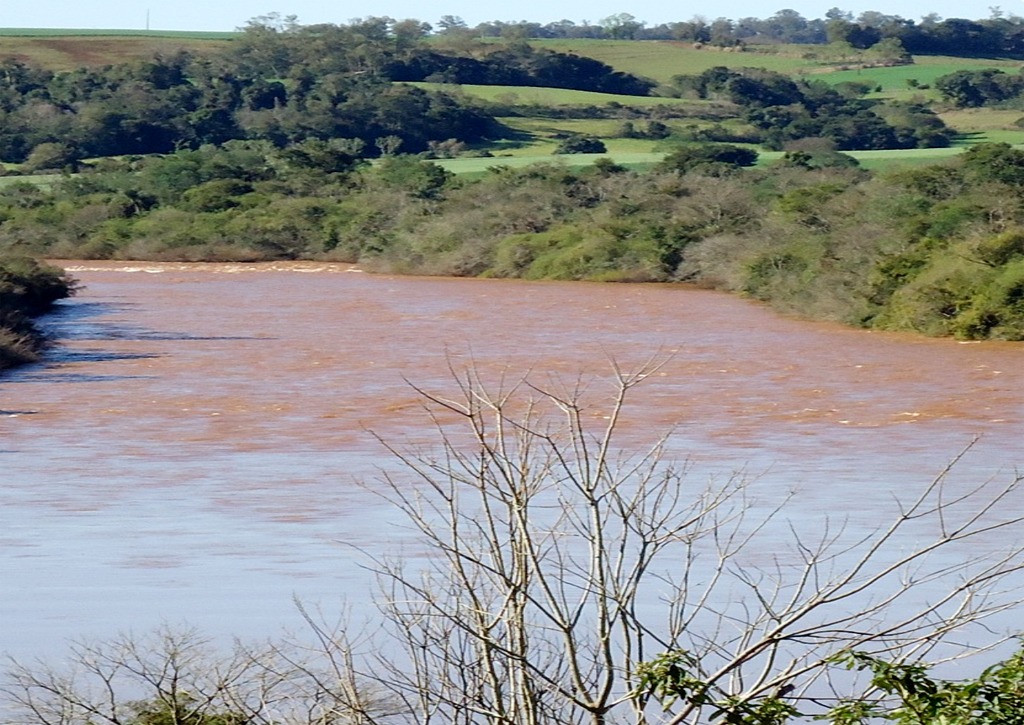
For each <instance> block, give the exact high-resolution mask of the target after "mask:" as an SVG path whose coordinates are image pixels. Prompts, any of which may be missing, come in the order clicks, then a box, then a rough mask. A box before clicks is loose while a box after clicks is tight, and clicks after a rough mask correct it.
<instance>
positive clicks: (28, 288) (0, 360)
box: [0, 256, 74, 370]
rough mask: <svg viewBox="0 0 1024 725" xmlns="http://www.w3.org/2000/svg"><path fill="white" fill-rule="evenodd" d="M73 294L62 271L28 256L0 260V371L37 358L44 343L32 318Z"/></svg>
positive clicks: (71, 286)
mask: <svg viewBox="0 0 1024 725" xmlns="http://www.w3.org/2000/svg"><path fill="white" fill-rule="evenodd" d="M73 293H74V283H73V282H72V281H71V279H70V278H69V277H68V276H67V275H66V274H65V273H64V271H63V270H61V269H58V268H56V267H51V266H49V265H46V264H42V263H40V262H37V261H35V260H33V259H29V258H27V257H11V256H4V257H0V370H3V369H4V368H8V367H12V366H14V365H18V364H21V363H26V362H32V361H34V360H36V359H37V353H38V351H39V349H40V348H41V347H42V345H43V343H44V342H45V340H44V338H43V336H42V335H41V334H40V333H39V331H38V330H37V329H36V328H35V327H34V326H33V325H32V324H31V321H30V320H31V318H32V317H35V316H38V315H41V314H43V313H44V312H46V311H47V310H49V309H50V308H51V307H52V305H53V303H54V302H56V301H57V300H60V299H63V298H65V297H68V296H70V295H72V294H73Z"/></svg>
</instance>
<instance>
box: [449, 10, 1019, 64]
mask: <svg viewBox="0 0 1024 725" xmlns="http://www.w3.org/2000/svg"><path fill="white" fill-rule="evenodd" d="M431 30H433V31H435V32H436V33H437V34H438V35H442V36H445V35H447V36H460V35H461V36H475V37H506V38H594V39H604V40H623V39H629V40H677V41H687V42H692V43H705V44H709V45H715V46H722V47H732V46H738V45H745V44H776V43H794V44H799V45H823V44H826V43H836V42H843V43H849V44H850V45H851V46H852V47H854V48H860V49H867V48H871V47H873V46H875V45H877V44H879V43H884V42H887V41H895V42H897V43H898V44H899V45H900V46H901V47H902V48H903V49H904V50H905V51H906V52H908V53H913V54H917V55H930V54H931V55H958V56H964V55H972V56H980V57H990V58H1003V57H1010V58H1021V57H1024V18H1021V17H1020V16H1018V15H1015V14H1013V13H1005V12H1003V11H1002V10H1000V9H999V8H998V7H993V8H992V9H991V15H990V17H988V18H983V19H975V20H970V19H965V18H945V19H943V18H942V17H940V16H939V15H937V14H936V13H930V14H927V15H925V16H924V17H922V18H920V19H919V20H913V19H909V18H903V17H901V16H899V15H892V14H889V13H884V12H879V11H877V10H870V11H865V12H862V13H859V14H858V15H856V16H854V14H853V13H851V12H849V11H846V10H842V9H840V8H832V9H831V10H829V11H828V12H826V13H825V16H824V17H823V18H806V17H804V16H803V15H801V14H800V13H799V12H797V11H796V10H792V9H784V10H779V11H778V12H776V13H775V14H773V15H771V16H769V17H767V18H756V17H744V18H738V19H730V18H725V17H708V16H703V15H697V16H694V17H692V18H690V19H689V20H679V21H673V22H667V23H658V24H656V25H648V24H647V23H646V22H644V21H643V20H641V19H638V18H636V17H635V16H633V15H631V14H629V13H617V14H614V15H611V16H609V17H607V18H604V19H602V20H600V21H598V22H596V23H590V22H587V21H581V22H579V23H576V22H573V21H571V20H560V21H557V22H553V23H547V24H541V23H535V22H527V21H519V22H506V21H491V22H485V23H480V24H478V25H476V26H474V27H469V26H468V25H467V24H466V23H465V22H464V21H462V20H461V19H460V18H457V17H453V16H450V15H449V16H445V17H444V18H442V19H441V21H440V22H439V23H438V24H437V27H436V28H431Z"/></svg>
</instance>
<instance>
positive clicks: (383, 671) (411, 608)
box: [373, 364, 1024, 725]
mask: <svg viewBox="0 0 1024 725" xmlns="http://www.w3.org/2000/svg"><path fill="white" fill-rule="evenodd" d="M656 367H657V366H656V364H651V365H647V366H644V367H642V368H641V369H639V370H638V371H635V372H629V371H625V370H622V369H619V368H615V369H614V370H613V374H612V375H611V383H612V391H611V395H610V399H606V400H604V401H602V402H603V404H604V406H605V408H606V409H605V410H603V411H602V410H601V409H600V408H597V409H595V408H593V407H589V406H588V401H589V402H591V403H592V402H593V400H594V395H593V394H592V392H593V391H592V390H589V389H588V387H587V386H584V385H582V384H579V383H575V384H574V385H572V386H569V387H567V386H564V385H560V384H558V383H557V382H554V383H552V384H550V385H547V386H543V387H541V386H538V385H537V384H535V382H533V381H532V380H530V379H521V380H517V381H515V382H514V383H512V384H508V383H507V382H504V381H501V382H498V383H497V384H496V385H495V386H494V387H493V388H489V387H488V386H487V385H485V384H484V382H483V381H482V380H481V378H480V377H479V375H478V374H477V372H475V371H473V370H470V371H469V372H466V373H464V374H462V375H459V376H456V378H457V380H458V391H457V396H456V397H455V398H450V397H445V396H440V395H436V394H433V393H428V392H426V391H422V390H420V393H421V394H422V395H423V396H424V399H425V400H426V401H428V404H429V405H428V409H429V410H430V413H431V416H432V420H433V423H434V425H435V426H436V428H437V430H438V433H439V440H440V445H439V446H438V447H437V448H436V449H427V450H412V451H410V450H406V449H403V448H401V447H399V446H397V445H395V444H394V443H393V442H391V441H382V443H383V444H384V445H385V447H387V448H388V449H389V450H390V451H391V452H392V453H393V454H394V455H395V456H397V457H398V459H399V460H400V461H401V463H402V464H403V465H402V466H401V467H400V473H396V474H388V475H386V476H385V478H384V481H385V483H386V486H385V491H386V493H385V495H386V496H387V498H388V499H389V500H390V501H391V502H392V503H393V504H394V505H395V506H396V507H397V508H398V509H399V510H400V511H402V512H403V513H404V514H405V516H406V518H407V519H408V521H409V522H411V523H412V525H413V527H414V530H415V531H416V532H417V534H418V535H419V537H420V542H421V547H422V548H421V549H420V551H422V552H423V553H422V556H417V557H409V556H405V557H402V558H400V559H397V560H394V559H386V558H381V557H377V558H376V559H375V562H376V564H375V568H376V571H377V572H378V575H379V577H380V579H381V582H382V584H383V588H382V591H383V592H384V597H383V601H382V612H383V614H384V618H385V620H386V622H388V624H389V625H390V634H391V636H392V641H391V642H390V644H389V646H388V647H381V648H379V651H380V652H385V653H389V654H388V655H387V656H385V657H382V658H380V659H379V660H378V661H377V662H376V664H375V666H374V667H373V672H374V675H375V678H376V679H377V680H378V681H380V682H381V683H382V684H384V685H385V686H386V687H388V688H389V689H391V690H392V691H394V692H396V693H399V694H401V696H402V697H404V698H405V701H406V703H407V706H408V708H409V711H410V712H411V713H414V719H416V720H417V721H418V722H431V721H437V722H461V723H476V722H487V723H509V724H512V723H516V724H517V725H518V724H531V725H532V724H539V723H582V722H589V723H595V724H600V723H605V722H610V721H613V720H614V721H616V722H619V721H624V720H628V721H633V722H638V723H646V722H649V721H651V720H654V721H658V720H664V721H667V722H670V723H690V722H702V721H708V720H714V719H716V718H725V717H726V716H731V717H733V718H739V717H748V718H750V720H749V721H750V722H775V721H778V722H782V721H783V720H784V719H786V718H787V717H789V716H791V715H792V714H794V713H795V712H796V711H797V707H796V705H797V703H799V705H800V707H803V708H805V709H806V708H812V707H813V702H812V701H811V699H810V698H811V696H812V694H813V690H812V689H810V688H812V687H813V686H814V683H815V682H816V681H819V680H821V679H822V676H823V675H826V674H827V673H829V672H830V671H831V670H832V669H833V668H834V667H835V663H836V658H837V657H838V656H839V655H841V653H843V652H847V651H850V650H851V649H856V650H859V651H864V652H871V653H874V654H876V655H882V656H888V657H896V658H909V657H923V656H925V655H927V654H928V653H929V652H931V651H932V649H933V648H934V647H936V646H937V645H938V644H940V643H942V642H944V641H946V640H948V639H949V638H950V636H951V635H952V634H953V633H957V634H958V635H959V634H962V633H963V631H964V629H965V628H967V627H968V626H969V625H972V624H976V623H979V622H981V621H982V620H985V619H987V618H989V617H990V616H992V615H994V614H997V613H999V612H1001V611H1004V610H1006V609H1008V608H1010V607H1013V606H1017V605H1018V604H1019V602H1020V594H1019V591H1016V590H1014V591H1001V587H1005V586H1006V585H1008V584H1009V583H1010V582H1009V580H1008V578H1007V577H1008V576H1009V575H1010V574H1012V573H1015V572H1018V571H1019V570H1020V568H1021V567H1022V565H1024V559H1022V557H1021V548H1020V546H1019V545H1010V546H1006V547H1004V548H1002V549H1000V550H999V551H1000V553H997V554H993V555H992V556H988V557H984V556H983V557H982V558H978V553H977V552H978V551H979V550H980V549H979V550H972V549H970V548H968V547H969V545H971V544H973V543H974V542H975V541H976V540H979V539H983V538H985V537H991V536H992V535H999V533H1000V532H1001V531H1003V530H1006V531H1010V530H1012V529H1011V528H1010V527H1013V526H1015V525H1017V524H1019V523H1020V522H1021V519H1022V517H1021V516H1019V515H1017V514H1016V513H1014V511H1015V510H1019V509H1014V508H1012V507H1008V506H1006V505H1005V504H1007V503H1008V502H1009V500H1010V497H1012V496H1014V495H1016V494H1018V492H1019V487H1020V483H1021V477H1019V476H1018V477H1015V478H1013V480H1011V481H1010V482H1009V483H1008V484H1006V485H1004V486H996V485H994V484H983V485H979V486H977V487H975V488H972V489H970V490H960V489H955V487H951V486H950V485H949V482H948V478H949V476H948V474H949V469H948V468H947V469H946V470H944V471H943V472H942V473H941V474H940V475H939V476H938V477H937V478H936V479H935V480H933V481H931V482H930V483H929V484H928V485H927V486H925V487H924V489H923V490H922V491H920V492H919V493H918V494H917V496H916V497H915V498H913V499H911V500H907V501H901V500H900V499H898V498H894V501H893V503H894V511H893V518H892V520H891V521H890V522H888V523H886V524H883V525H881V526H880V528H878V530H877V531H874V532H869V533H866V534H865V533H864V532H859V533H858V532H857V531H854V530H852V529H850V528H849V527H847V526H845V525H843V524H842V523H841V521H840V522H839V523H837V522H836V520H833V518H831V517H828V516H823V517H822V520H821V521H820V522H818V523H819V524H820V526H816V527H811V533H808V531H807V530H806V529H803V528H800V527H798V526H797V525H795V524H790V523H789V522H787V521H786V511H787V502H786V501H782V502H778V503H777V504H776V505H775V507H774V508H770V509H766V508H765V507H764V506H763V505H757V506H755V505H754V504H755V502H754V501H753V499H752V497H751V496H752V494H751V485H750V482H749V481H747V480H744V479H742V478H733V479H730V480H729V481H726V482H725V483H717V484H716V483H713V482H712V483H710V484H708V483H701V484H698V483H695V482H693V481H692V480H691V479H692V478H693V477H692V476H688V475H687V471H686V467H685V466H682V467H681V466H679V465H678V464H675V463H673V462H671V461H669V460H667V458H666V455H665V440H664V439H662V440H658V441H656V442H655V443H654V444H653V445H652V446H651V447H650V448H649V449H648V450H646V451H644V452H642V453H640V454H639V455H636V456H633V457H625V458H624V457H622V456H621V455H620V451H619V446H618V443H617V439H616V434H617V432H619V429H620V427H621V426H622V425H623V421H622V417H623V415H624V413H625V407H626V405H627V400H628V397H629V394H630V391H631V390H632V389H633V388H634V387H635V386H637V385H638V384H640V383H641V382H642V381H643V380H644V379H645V378H647V377H648V376H649V375H650V374H651V373H652V372H654V370H655V369H656ZM595 420H596V421H598V425H597V426H596V429H595V426H594V425H593V423H594V421H595ZM838 518H839V519H841V518H842V517H841V516H840V517H838ZM780 527H788V535H787V538H788V539H789V541H790V546H789V550H788V551H786V552H779V551H777V548H778V547H777V546H773V547H765V546H764V545H763V543H762V542H763V541H767V540H768V539H767V535H768V534H769V533H770V534H771V536H772V537H773V538H772V539H771V540H772V541H777V539H778V534H779V528H780ZM768 529H771V530H772V531H771V532H769V531H768ZM773 550H775V553H774V554H771V555H770V552H771V551H773ZM975 634H977V632H976V633H975ZM395 642H398V643H401V644H402V645H403V649H404V655H403V656H402V657H400V658H397V659H396V658H395V656H394V654H393V653H394V651H395ZM972 644H974V645H980V644H981V643H980V642H979V641H974V642H972ZM965 651H966V648H965V647H963V646H961V647H960V648H959V649H958V650H956V653H958V654H964V653H965ZM819 694H820V693H819ZM652 699H655V700H658V701H659V702H658V704H659V705H661V706H664V707H665V708H666V710H665V712H664V713H662V712H661V711H660V708H657V707H652V704H653V703H652ZM818 709H819V711H820V710H821V708H820V707H819V708H818ZM655 711H657V712H658V714H657V715H655V714H652V713H653V712H655ZM773 713H774V714H773ZM772 717H774V718H775V720H772V719H771V718H772ZM733 721H735V720H733Z"/></svg>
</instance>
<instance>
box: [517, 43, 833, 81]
mask: <svg viewBox="0 0 1024 725" xmlns="http://www.w3.org/2000/svg"><path fill="white" fill-rule="evenodd" d="M531 43H532V44H534V45H537V46H538V47H542V48H550V49H551V50H557V51H561V52H566V53H576V54H577V55H584V56H588V57H590V58H595V59H597V60H599V61H602V62H603V63H607V64H608V65H610V66H612V67H613V68H615V70H620V71H625V72H627V73H633V74H635V75H639V76H644V77H646V78H651V79H653V80H655V81H658V82H659V83H668V82H669V81H670V80H671V79H672V76H676V75H696V74H698V73H703V72H704V71H706V70H707V69H708V68H714V67H715V66H719V65H724V66H729V67H742V66H751V67H757V68H767V69H768V70H774V71H778V72H780V73H797V72H798V71H800V70H801V69H810V68H813V67H816V66H817V65H818V64H817V63H815V62H814V61H810V60H805V59H803V58H801V57H800V56H799V54H797V53H793V52H789V51H788V49H787V50H786V51H785V52H780V53H762V52H756V51H745V52H735V51H730V50H723V49H721V48H710V47H704V48H700V49H697V48H694V47H693V45H692V44H690V43H675V42H670V41H664V40H591V39H572V40H564V39H552V40H535V41H531Z"/></svg>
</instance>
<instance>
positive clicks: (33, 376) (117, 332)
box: [0, 300, 272, 415]
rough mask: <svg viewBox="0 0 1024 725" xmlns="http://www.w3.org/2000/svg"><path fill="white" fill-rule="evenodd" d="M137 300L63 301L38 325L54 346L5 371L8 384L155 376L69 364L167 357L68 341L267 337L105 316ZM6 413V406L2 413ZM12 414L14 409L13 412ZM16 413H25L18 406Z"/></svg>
mask: <svg viewBox="0 0 1024 725" xmlns="http://www.w3.org/2000/svg"><path fill="white" fill-rule="evenodd" d="M138 307H139V305H138V304H136V303H113V302H85V301H78V300H66V301H63V302H61V303H58V304H57V305H56V306H55V307H54V309H53V311H52V312H51V313H49V314H47V315H45V316H44V317H42V318H40V319H39V320H37V323H36V324H37V325H38V327H39V328H40V329H41V330H42V331H43V332H44V333H45V334H46V336H47V338H48V339H49V340H50V343H51V344H50V346H49V347H48V348H47V350H46V351H45V352H44V354H43V358H42V360H41V361H40V362H38V363H36V364H33V365H26V366H24V367H22V368H19V369H17V370H15V371H12V372H9V373H8V374H7V375H5V376H4V382H8V383H35V382H43V381H45V382H52V383H100V382H115V381H121V380H140V379H146V378H151V377H152V376H143V375H117V374H103V373H94V372H72V371H69V370H65V368H66V367H67V366H69V365H88V364H96V363H106V362H117V361H120V360H147V359H152V358H158V357H162V354H160V353H140V352H129V351H126V350H118V349H116V348H115V347H113V346H111V347H110V348H109V349H98V350H97V349H90V350H78V349H74V348H72V347H69V346H68V345H67V343H74V342H76V341H92V342H96V341H99V342H113V343H116V342H154V341H170V342H204V341H218V340H263V339H272V338H264V337H244V336H205V335H191V334H188V333H183V332H166V331H161V330H151V329H149V328H146V327H143V326H141V325H132V324H128V323H125V322H120V321H114V320H104V319H103V318H104V317H106V316H108V315H112V314H116V313H122V312H130V311H132V310H133V309H135V308H138ZM3 414H4V412H3V411H0V415H3ZM9 414H10V413H9ZM13 414H14V415H19V414H21V413H19V412H17V411H14V412H13Z"/></svg>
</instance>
